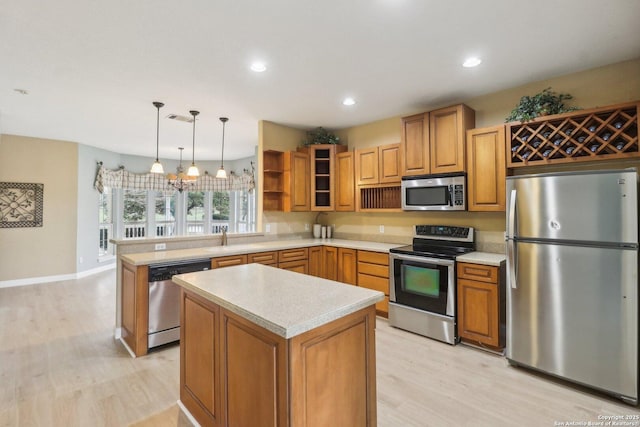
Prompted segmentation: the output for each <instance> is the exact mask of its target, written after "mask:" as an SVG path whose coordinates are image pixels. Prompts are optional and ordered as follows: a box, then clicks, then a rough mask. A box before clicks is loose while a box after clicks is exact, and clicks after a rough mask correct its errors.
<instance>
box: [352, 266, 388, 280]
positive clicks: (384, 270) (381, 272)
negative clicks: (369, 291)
mask: <svg viewBox="0 0 640 427" xmlns="http://www.w3.org/2000/svg"><path fill="white" fill-rule="evenodd" d="M358 272H359V273H364V274H368V275H370V276H378V277H384V278H386V279H389V266H388V265H380V264H369V263H368V262H358Z"/></svg>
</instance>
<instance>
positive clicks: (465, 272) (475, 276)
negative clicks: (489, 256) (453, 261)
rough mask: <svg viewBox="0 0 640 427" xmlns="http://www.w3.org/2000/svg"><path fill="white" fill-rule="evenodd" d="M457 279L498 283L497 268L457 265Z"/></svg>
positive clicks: (479, 265) (468, 264)
mask: <svg viewBox="0 0 640 427" xmlns="http://www.w3.org/2000/svg"><path fill="white" fill-rule="evenodd" d="M458 278H459V279H470V280H477V281H479V282H487V283H498V267H493V266H490V265H482V264H470V263H466V262H459V263H458Z"/></svg>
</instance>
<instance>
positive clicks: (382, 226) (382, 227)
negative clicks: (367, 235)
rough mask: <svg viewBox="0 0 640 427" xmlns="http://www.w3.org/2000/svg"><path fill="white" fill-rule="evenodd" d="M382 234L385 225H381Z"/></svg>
mask: <svg viewBox="0 0 640 427" xmlns="http://www.w3.org/2000/svg"><path fill="white" fill-rule="evenodd" d="M380 232H381V233H384V225H381V226H380Z"/></svg>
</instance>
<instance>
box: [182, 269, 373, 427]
mask: <svg viewBox="0 0 640 427" xmlns="http://www.w3.org/2000/svg"><path fill="white" fill-rule="evenodd" d="M173 280H174V281H175V282H176V283H177V284H179V285H180V286H182V288H183V292H182V296H181V298H180V305H181V322H180V323H181V325H182V327H181V335H180V340H181V345H180V401H181V405H182V406H183V408H184V409H186V410H187V411H188V412H189V413H190V414H191V415H192V416H193V417H194V418H195V419H196V420H197V421H198V423H200V424H201V425H214V426H226V425H262V426H290V425H295V426H311V425H350V426H375V425H376V365H375V317H376V312H375V303H376V302H378V301H380V300H382V299H383V298H384V294H383V293H382V292H378V291H373V290H370V289H363V288H360V287H355V286H349V285H345V284H341V283H337V282H334V281H331V280H326V279H321V278H318V277H313V276H308V275H305V274H299V273H295V272H292V271H287V270H282V269H278V268H274V267H270V266H265V265H261V264H247V265H239V266H233V267H228V268H223V269H213V270H209V271H204V272H197V273H187V274H182V275H177V276H174V278H173Z"/></svg>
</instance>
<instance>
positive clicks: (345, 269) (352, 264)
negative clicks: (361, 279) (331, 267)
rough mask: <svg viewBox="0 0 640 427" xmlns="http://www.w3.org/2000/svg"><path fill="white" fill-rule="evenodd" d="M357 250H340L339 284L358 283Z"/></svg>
mask: <svg viewBox="0 0 640 427" xmlns="http://www.w3.org/2000/svg"><path fill="white" fill-rule="evenodd" d="M356 254H357V251H356V250H355V249H348V248H338V282H342V283H348V284H349V285H356V284H357V283H358V265H357V263H358V261H357V256H356Z"/></svg>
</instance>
